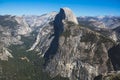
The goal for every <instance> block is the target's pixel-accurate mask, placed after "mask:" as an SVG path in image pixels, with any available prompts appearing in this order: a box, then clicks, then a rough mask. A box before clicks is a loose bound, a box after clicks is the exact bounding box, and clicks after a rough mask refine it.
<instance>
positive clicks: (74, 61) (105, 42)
mask: <svg viewBox="0 0 120 80" xmlns="http://www.w3.org/2000/svg"><path fill="white" fill-rule="evenodd" d="M64 10H65V9H61V10H60V13H59V14H58V15H57V16H56V18H55V20H54V39H53V40H52V42H51V45H50V47H49V49H48V50H47V51H46V53H45V56H44V58H45V65H44V66H45V71H47V72H48V73H49V74H50V75H51V77H55V76H57V75H60V76H62V77H68V78H69V79H70V80H93V79H94V78H95V77H96V76H98V75H101V74H103V75H104V74H106V73H107V72H108V71H111V70H113V66H112V64H111V61H110V59H109V57H108V50H109V49H110V48H111V47H112V46H113V45H115V42H114V41H113V40H112V39H110V38H106V37H105V36H103V35H101V34H99V33H97V32H94V31H92V30H90V29H87V28H84V27H82V26H78V25H76V24H74V23H75V22H74V21H72V22H69V21H67V20H66V21H64V22H63V20H65V19H66V16H73V15H72V14H71V15H67V14H65V13H62V15H61V12H65V11H64ZM65 15H66V16H65Z"/></svg>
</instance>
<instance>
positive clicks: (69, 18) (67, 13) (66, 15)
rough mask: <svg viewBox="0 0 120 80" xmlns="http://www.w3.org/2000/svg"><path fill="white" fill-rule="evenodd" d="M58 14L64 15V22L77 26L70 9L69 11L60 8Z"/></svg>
mask: <svg viewBox="0 0 120 80" xmlns="http://www.w3.org/2000/svg"><path fill="white" fill-rule="evenodd" d="M59 14H61V15H64V16H62V17H64V19H65V20H67V21H70V22H74V23H75V24H78V21H77V19H76V16H75V15H74V13H73V12H72V10H71V9H69V8H67V7H65V8H61V9H60V13H59Z"/></svg>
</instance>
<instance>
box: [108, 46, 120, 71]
mask: <svg viewBox="0 0 120 80" xmlns="http://www.w3.org/2000/svg"><path fill="white" fill-rule="evenodd" d="M108 55H109V58H110V59H111V62H112V64H113V67H114V70H116V71H117V70H120V45H116V46H113V47H112V48H111V49H110V50H109V51H108Z"/></svg>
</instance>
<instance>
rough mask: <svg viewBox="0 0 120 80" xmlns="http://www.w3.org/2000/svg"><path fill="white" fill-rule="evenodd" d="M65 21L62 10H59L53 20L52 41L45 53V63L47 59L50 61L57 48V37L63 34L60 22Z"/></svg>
mask: <svg viewBox="0 0 120 80" xmlns="http://www.w3.org/2000/svg"><path fill="white" fill-rule="evenodd" d="M63 19H65V14H64V11H63V9H61V10H60V13H59V14H57V15H56V17H55V20H54V23H53V24H54V39H53V40H52V42H51V44H50V47H49V49H48V50H47V51H46V53H45V55H44V58H45V62H46V63H47V62H48V60H49V59H51V58H52V57H53V56H54V55H55V54H56V53H57V50H58V47H59V37H60V34H61V33H62V32H63V22H62V20H63Z"/></svg>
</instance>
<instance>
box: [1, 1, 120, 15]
mask: <svg viewBox="0 0 120 80" xmlns="http://www.w3.org/2000/svg"><path fill="white" fill-rule="evenodd" d="M61 7H69V8H71V9H72V10H73V11H74V13H75V14H76V15H77V16H99V15H115V16H120V0H0V15H5V14H12V15H23V14H25V15H42V14H44V13H49V12H52V11H57V12H58V11H59V9H60V8H61Z"/></svg>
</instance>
